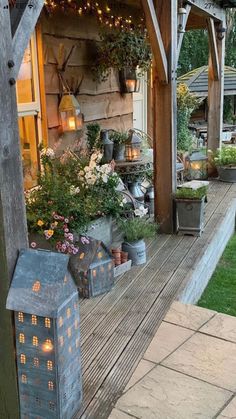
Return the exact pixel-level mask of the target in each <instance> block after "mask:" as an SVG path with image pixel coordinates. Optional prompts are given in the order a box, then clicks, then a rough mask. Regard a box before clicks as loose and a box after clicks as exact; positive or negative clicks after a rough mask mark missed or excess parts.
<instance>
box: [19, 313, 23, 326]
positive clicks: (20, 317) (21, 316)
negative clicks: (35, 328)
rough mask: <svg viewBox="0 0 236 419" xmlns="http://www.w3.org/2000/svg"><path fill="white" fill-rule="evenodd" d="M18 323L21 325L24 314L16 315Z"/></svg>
mask: <svg viewBox="0 0 236 419" xmlns="http://www.w3.org/2000/svg"><path fill="white" fill-rule="evenodd" d="M18 321H19V322H21V323H23V321H24V314H23V313H21V312H20V313H18Z"/></svg>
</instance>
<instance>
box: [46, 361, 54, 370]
mask: <svg viewBox="0 0 236 419" xmlns="http://www.w3.org/2000/svg"><path fill="white" fill-rule="evenodd" d="M47 369H48V370H49V371H52V370H53V362H52V361H47Z"/></svg>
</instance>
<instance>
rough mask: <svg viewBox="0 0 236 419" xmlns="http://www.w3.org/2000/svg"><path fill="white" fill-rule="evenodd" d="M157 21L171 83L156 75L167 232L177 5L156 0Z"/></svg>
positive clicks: (160, 214)
mask: <svg viewBox="0 0 236 419" xmlns="http://www.w3.org/2000/svg"><path fill="white" fill-rule="evenodd" d="M156 11H157V18H158V22H159V25H160V30H161V34H162V39H163V44H164V48H165V51H166V54H168V57H169V62H168V69H169V74H168V76H169V82H168V84H163V83H161V82H160V80H159V77H158V74H157V71H156V70H155V73H154V85H153V96H154V118H153V119H154V186H155V196H156V197H157V198H156V200H155V216H156V219H157V220H158V221H159V222H160V225H161V230H162V231H163V232H165V233H172V232H173V231H174V221H173V193H174V192H175V191H176V160H177V147H176V137H177V135H176V133H177V99H176V84H177V81H176V80H177V2H176V0H156Z"/></svg>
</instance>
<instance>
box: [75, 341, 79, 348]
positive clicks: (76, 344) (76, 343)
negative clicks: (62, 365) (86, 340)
mask: <svg viewBox="0 0 236 419" xmlns="http://www.w3.org/2000/svg"><path fill="white" fill-rule="evenodd" d="M75 346H76V348H78V347H79V339H76V341H75Z"/></svg>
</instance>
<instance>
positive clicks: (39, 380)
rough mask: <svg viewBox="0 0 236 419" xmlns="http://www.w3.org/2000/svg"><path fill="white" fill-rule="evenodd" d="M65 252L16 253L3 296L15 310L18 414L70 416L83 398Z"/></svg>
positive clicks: (75, 307) (75, 308) (74, 301)
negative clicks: (10, 282)
mask: <svg viewBox="0 0 236 419" xmlns="http://www.w3.org/2000/svg"><path fill="white" fill-rule="evenodd" d="M68 261H69V257H68V256H67V255H62V254H60V253H52V252H47V251H37V250H32V249H29V250H23V251H21V252H20V255H19V258H18V261H17V265H16V268H15V273H14V277H13V281H12V284H11V287H10V290H9V294H8V298H7V308H8V309H10V310H13V311H14V312H15V331H16V355H17V367H18V382H19V397H20V413H21V418H22V419H25V418H33V417H35V418H39V419H47V418H48V419H49V418H50V419H51V418H55V419H62V418H68V419H70V418H72V417H73V416H74V414H75V413H76V412H77V411H78V410H79V408H80V406H81V401H82V380H81V355H80V331H79V327H80V324H79V302H78V291H77V288H76V286H75V284H74V281H73V279H72V277H71V274H70V272H69V271H68V268H67V266H68Z"/></svg>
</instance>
